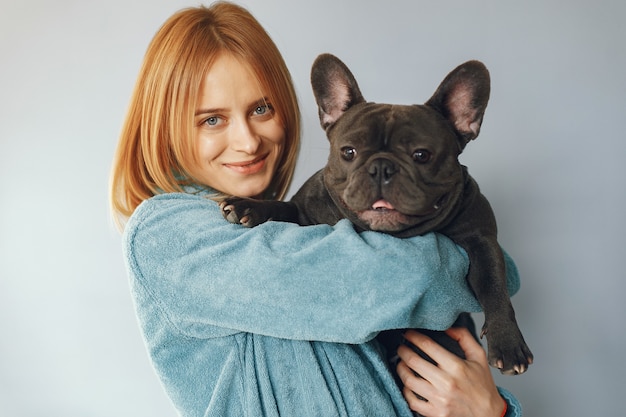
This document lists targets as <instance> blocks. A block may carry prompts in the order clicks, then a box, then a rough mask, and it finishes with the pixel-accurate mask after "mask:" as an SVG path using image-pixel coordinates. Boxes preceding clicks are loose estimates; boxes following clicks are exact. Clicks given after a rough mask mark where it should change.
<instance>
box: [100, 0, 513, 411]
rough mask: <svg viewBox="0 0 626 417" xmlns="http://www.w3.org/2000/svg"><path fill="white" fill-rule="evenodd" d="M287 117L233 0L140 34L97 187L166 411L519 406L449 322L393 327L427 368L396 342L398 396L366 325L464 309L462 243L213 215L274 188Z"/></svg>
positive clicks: (286, 174) (288, 155) (467, 298)
mask: <svg viewBox="0 0 626 417" xmlns="http://www.w3.org/2000/svg"><path fill="white" fill-rule="evenodd" d="M299 129H300V123H299V113H298V105H297V101H296V96H295V93H294V89H293V86H292V82H291V79H290V75H289V73H288V70H287V68H286V66H285V64H284V62H283V60H282V57H281V55H280V54H279V52H278V50H277V49H276V46H275V45H274V43H273V42H272V41H271V39H270V38H269V36H268V35H267V34H266V32H265V31H264V30H263V28H262V27H261V26H260V25H259V23H258V22H257V21H256V20H255V19H254V18H253V17H252V16H251V15H250V14H249V13H248V12H247V11H245V10H244V9H242V8H240V7H238V6H235V5H232V4H229V3H217V4H214V5H213V6H212V7H210V8H194V9H187V10H183V11H181V12H179V13H177V14H175V15H174V16H172V17H171V18H170V19H169V20H168V21H167V22H166V23H165V24H164V25H163V27H162V28H161V29H160V30H159V32H158V33H157V34H156V35H155V37H154V39H153V41H152V42H151V44H150V46H149V48H148V51H147V53H146V56H145V59H144V64H143V67H142V69H141V71H140V75H139V78H138V81H137V84H136V88H135V91H134V94H133V97H132V100H131V104H130V107H129V110H128V114H127V118H126V122H125V125H124V128H123V131H122V133H121V138H120V143H119V146H118V150H117V154H116V159H115V162H114V166H113V174H112V182H111V199H112V208H113V212H114V213H115V215H116V217H117V219H118V220H119V221H120V224H124V223H125V225H124V252H125V256H126V261H127V268H128V271H129V276H130V280H131V290H132V294H133V297H134V301H135V305H136V310H137V315H138V318H139V321H140V324H141V328H142V331H143V334H144V338H145V341H146V344H147V346H148V349H149V352H150V356H151V359H152V362H153V364H154V366H155V369H156V370H157V372H158V374H159V376H160V378H161V381H162V383H163V384H164V386H165V388H166V390H167V392H168V395H169V396H170V398H171V399H172V401H173V402H174V404H175V406H176V407H177V409H178V410H179V411H180V413H181V415H184V416H203V415H210V416H242V415H250V416H278V415H282V416H309V415H310V416H410V415H411V412H410V410H409V406H408V405H407V404H411V408H412V409H413V410H415V411H418V412H420V413H422V414H423V415H425V416H435V415H450V416H481V417H485V416H494V417H499V416H501V415H504V414H505V413H508V414H507V415H511V416H513V415H521V411H520V408H519V404H518V403H517V401H516V400H515V398H514V397H513V396H511V395H510V394H508V393H507V392H506V391H503V390H500V391H498V389H497V388H496V386H495V385H494V383H493V380H492V378H491V374H490V372H489V369H488V366H487V361H486V357H485V353H484V351H483V350H482V348H481V347H480V345H478V344H477V343H476V342H475V341H474V340H473V339H472V337H471V335H470V334H469V333H468V332H467V331H464V330H453V331H451V333H450V334H451V335H452V336H453V337H455V338H456V339H458V340H459V342H460V344H461V345H462V346H463V348H464V349H465V351H466V352H467V360H461V359H459V358H457V357H455V356H454V355H452V354H450V353H448V352H447V351H445V350H444V349H443V348H441V347H439V346H438V345H436V344H434V343H433V342H432V341H430V340H429V339H428V338H426V337H425V336H423V335H421V334H419V333H416V332H409V333H407V338H408V339H409V340H410V341H412V342H413V343H414V344H416V345H418V346H420V347H422V348H423V349H424V350H425V351H426V352H427V353H429V354H430V355H431V356H432V357H433V358H434V359H435V360H437V361H438V363H439V367H435V366H432V365H430V364H429V363H428V362H426V361H424V360H422V359H421V358H420V357H419V356H418V355H416V354H414V353H413V352H412V351H411V350H409V349H404V348H401V349H400V350H399V351H398V353H399V355H400V357H401V359H402V361H401V362H400V364H399V365H398V369H397V372H398V374H399V376H400V377H401V379H402V381H403V383H404V385H405V389H404V397H403V394H402V393H401V392H400V390H399V389H398V388H397V386H396V385H395V382H394V378H393V377H392V375H391V373H390V371H389V369H388V368H387V367H386V364H385V361H384V359H383V357H382V354H381V352H380V348H379V345H378V344H377V343H376V341H375V339H374V337H375V336H376V334H377V333H378V332H380V331H382V330H386V329H391V328H411V327H432V328H447V327H449V326H450V324H451V323H452V322H453V321H454V319H455V318H456V316H457V314H458V313H459V312H460V311H466V310H472V311H476V310H477V309H478V308H479V306H478V305H477V303H476V301H475V299H474V298H473V297H472V295H471V293H470V292H469V290H468V288H467V285H466V284H465V281H464V276H465V272H466V270H467V258H466V256H465V254H464V253H463V252H462V251H461V250H460V249H459V248H457V247H456V246H455V245H454V244H452V243H451V242H450V241H449V240H448V239H446V238H445V237H442V236H439V235H436V234H430V235H427V236H423V237H417V238H410V239H402V240H400V239H395V238H393V237H390V236H388V235H384V234H378V233H372V232H365V233H362V234H357V233H355V232H354V229H353V228H352V227H351V225H350V224H349V223H348V222H347V221H345V220H343V221H341V222H339V223H338V224H337V225H335V226H328V225H319V226H311V227H300V226H297V225H294V224H287V223H279V222H268V223H266V224H263V225H261V226H258V227H256V228H253V229H245V228H242V227H240V226H236V225H232V224H229V223H228V222H226V221H225V220H224V219H223V218H222V215H221V214H220V210H219V207H218V203H217V202H216V201H217V200H219V197H220V196H222V195H227V194H231V195H239V196H245V197H256V198H266V199H279V198H282V197H283V196H284V194H285V192H286V190H287V188H288V186H289V182H290V180H291V177H292V174H293V171H294V165H295V162H296V155H297V149H298V143H299ZM342 264H343V265H344V267H342V268H337V265H342ZM346 264H347V265H348V266H349V265H350V264H359V268H358V271H357V270H356V269H355V268H350V267H345V265H346ZM510 266H511V268H510V270H511V271H513V273H512V275H511V278H512V281H514V282H515V280H516V279H517V277H516V275H515V273H514V265H513V264H512V263H511V264H510ZM391 279H393V280H394V282H393V285H389V280H391ZM444 297H445V298H446V299H455V303H457V304H456V305H454V306H451V305H449V302H448V305H446V306H445V307H442V306H441V300H442V298H444ZM457 300H458V301H457ZM412 371H417V372H419V373H420V374H421V375H423V377H424V379H421V378H418V377H416V376H415V374H414V373H413V372H412ZM416 394H419V395H420V396H421V397H422V398H426V399H427V400H428V401H424V400H422V399H420V398H419V397H418V396H417V395H416ZM503 398H504V399H503ZM507 408H508V411H507Z"/></svg>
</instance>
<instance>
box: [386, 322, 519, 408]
mask: <svg viewBox="0 0 626 417" xmlns="http://www.w3.org/2000/svg"><path fill="white" fill-rule="evenodd" d="M447 333H448V335H450V337H452V338H453V339H455V340H456V341H457V342H459V344H460V346H461V348H462V349H463V351H464V352H465V356H466V359H461V358H459V357H458V356H456V355H454V354H452V353H450V352H449V351H447V350H446V349H444V348H443V347H441V346H440V345H438V344H437V343H435V342H434V341H433V340H431V339H430V338H428V337H427V336H425V335H423V334H421V333H418V332H416V331H413V330H410V331H407V333H406V334H405V337H406V339H407V340H408V341H409V342H411V343H412V344H414V345H415V346H417V347H419V348H420V349H422V350H423V351H424V352H425V353H426V354H427V355H428V356H430V357H431V358H432V359H433V360H434V361H435V362H437V364H438V366H437V365H433V364H431V363H430V362H428V361H426V360H425V359H423V358H422V357H420V356H419V355H418V354H417V353H415V352H414V351H413V350H412V349H410V348H408V347H407V346H404V345H401V346H400V348H399V349H398V355H399V357H400V359H401V360H400V362H398V366H397V369H396V370H397V372H398V376H399V377H400V380H401V381H402V383H403V385H404V389H403V391H402V392H403V394H404V398H405V399H406V400H407V403H408V404H409V407H410V408H411V410H413V411H417V412H418V413H420V414H421V415H424V416H436V415H447V416H464V417H504V416H509V417H519V416H521V406H520V404H519V402H517V400H516V399H515V397H513V396H512V395H510V394H509V393H508V392H506V391H502V392H500V391H499V390H498V388H497V387H496V385H495V383H494V381H493V377H492V375H491V371H490V370H489V365H488V363H487V355H486V353H485V351H484V349H483V348H482V346H480V344H479V343H478V342H477V341H476V340H475V339H474V337H473V336H472V335H471V334H470V333H469V331H468V330H467V329H465V328H454V329H449V330H448V331H447ZM415 373H417V374H419V375H420V376H417V375H416V374H415ZM503 396H504V397H506V399H505V398H503ZM424 399H426V400H428V401H424Z"/></svg>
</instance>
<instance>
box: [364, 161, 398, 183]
mask: <svg viewBox="0 0 626 417" xmlns="http://www.w3.org/2000/svg"><path fill="white" fill-rule="evenodd" d="M367 172H368V173H369V174H370V175H371V176H372V178H373V179H374V180H376V181H378V182H380V183H381V184H388V183H389V181H391V177H393V176H394V174H395V173H396V172H398V169H397V168H396V164H394V163H393V162H391V161H390V160H389V159H385V158H378V159H375V160H374V161H372V163H371V164H370V166H369V169H368V171H367Z"/></svg>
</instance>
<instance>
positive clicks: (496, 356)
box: [481, 326, 533, 375]
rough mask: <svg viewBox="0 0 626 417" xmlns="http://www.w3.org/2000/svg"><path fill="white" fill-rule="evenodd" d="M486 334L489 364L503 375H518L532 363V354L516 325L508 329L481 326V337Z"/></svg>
mask: <svg viewBox="0 0 626 417" xmlns="http://www.w3.org/2000/svg"><path fill="white" fill-rule="evenodd" d="M485 334H487V348H488V349H487V350H488V353H487V358H488V360H489V365H491V366H493V367H494V368H497V369H499V370H500V372H501V373H503V374H504V375H519V374H523V373H524V372H526V371H527V370H528V366H529V365H530V364H532V363H533V354H532V352H531V351H530V349H529V348H528V345H526V342H525V341H524V337H523V336H522V333H521V332H520V331H519V329H518V328H517V326H515V328H514V329H509V330H508V331H507V330H505V331H495V330H489V329H488V327H486V326H483V330H482V332H481V337H482V336H483V335H485Z"/></svg>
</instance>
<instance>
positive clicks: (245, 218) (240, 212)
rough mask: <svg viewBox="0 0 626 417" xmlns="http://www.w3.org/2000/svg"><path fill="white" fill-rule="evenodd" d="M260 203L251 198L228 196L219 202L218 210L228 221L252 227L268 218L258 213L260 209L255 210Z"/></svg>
mask: <svg viewBox="0 0 626 417" xmlns="http://www.w3.org/2000/svg"><path fill="white" fill-rule="evenodd" d="M261 204H263V203H262V202H259V201H257V200H253V199H251V198H242V197H228V198H226V199H224V200H223V201H222V202H221V203H220V210H221V211H222V216H224V218H225V219H226V220H228V221H229V222H231V223H234V224H241V225H242V226H245V227H254V226H257V225H259V224H261V223H264V222H265V221H267V220H269V219H268V218H264V217H263V216H262V215H260V212H261V211H262V210H255V207H256V206H257V205H261Z"/></svg>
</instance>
